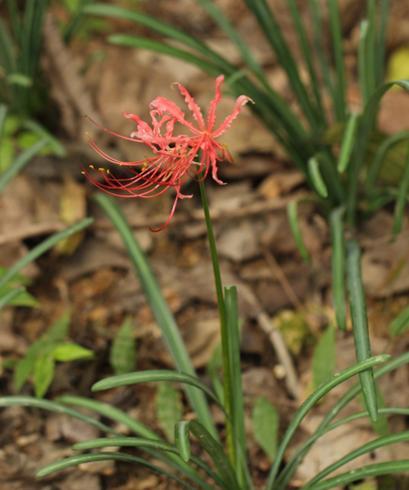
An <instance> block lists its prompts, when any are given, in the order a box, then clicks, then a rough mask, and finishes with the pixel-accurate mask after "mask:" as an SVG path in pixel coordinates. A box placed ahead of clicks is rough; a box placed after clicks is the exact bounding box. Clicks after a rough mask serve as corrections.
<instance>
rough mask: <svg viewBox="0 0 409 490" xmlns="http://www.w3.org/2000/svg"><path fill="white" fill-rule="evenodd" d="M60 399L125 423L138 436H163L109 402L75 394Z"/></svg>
mask: <svg viewBox="0 0 409 490" xmlns="http://www.w3.org/2000/svg"><path fill="white" fill-rule="evenodd" d="M58 401H60V402H61V403H63V404H67V405H75V406H77V407H81V408H86V409H87V410H92V411H93V412H96V413H99V414H100V415H102V416H103V417H106V418H109V419H111V420H114V421H115V422H118V423H120V424H122V425H124V426H125V427H128V428H129V429H130V430H131V431H132V432H133V433H135V434H137V435H138V436H142V437H145V438H147V439H151V440H161V438H160V437H159V436H158V435H157V434H156V433H155V432H153V431H152V430H151V429H149V428H148V427H146V426H145V425H144V424H142V423H141V422H139V421H138V420H136V419H134V418H132V417H130V416H129V415H128V414H126V413H125V412H124V411H123V410H120V409H119V408H116V407H114V406H112V405H109V404H108V403H102V402H98V401H96V400H92V399H90V398H85V397H81V396H73V395H64V396H61V397H59V398H58Z"/></svg>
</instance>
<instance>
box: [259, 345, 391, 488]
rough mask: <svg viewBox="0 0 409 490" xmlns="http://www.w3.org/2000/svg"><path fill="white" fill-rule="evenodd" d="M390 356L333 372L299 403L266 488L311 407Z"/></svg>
mask: <svg viewBox="0 0 409 490" xmlns="http://www.w3.org/2000/svg"><path fill="white" fill-rule="evenodd" d="M389 357H390V356H387V355H382V356H375V357H372V358H370V359H366V360H365V361H362V362H360V363H358V364H356V365H355V366H352V367H350V368H348V369H345V370H344V371H342V372H341V373H338V374H335V375H334V376H333V377H332V379H331V380H330V381H329V382H328V383H325V384H324V385H322V386H321V387H319V388H318V389H317V390H316V391H315V392H314V393H313V394H312V395H310V396H309V397H308V398H307V399H306V400H305V402H304V403H303V404H302V405H301V407H300V408H299V409H298V410H297V412H296V413H295V415H294V417H293V419H292V420H291V423H290V425H289V427H288V429H287V431H286V432H285V434H284V436H283V438H282V440H281V444H280V446H279V448H278V451H277V456H276V459H275V461H274V464H273V466H272V468H271V470H270V473H269V476H268V480H267V485H266V490H273V488H274V483H275V480H276V477H277V474H278V470H279V468H280V465H281V462H282V459H283V457H284V453H285V451H286V449H287V447H288V444H289V443H290V441H291V439H292V438H293V436H294V434H295V432H296V431H297V429H298V427H299V425H300V423H301V422H302V420H303V419H304V417H305V416H306V415H307V414H308V412H309V411H310V410H311V408H312V407H313V406H314V405H315V404H316V403H317V402H318V401H319V400H321V398H323V397H324V396H325V395H326V394H327V393H329V392H330V391H331V390H332V389H333V388H335V387H336V386H338V385H340V384H342V383H344V382H345V381H346V380H348V379H350V378H352V377H353V376H355V375H357V374H360V373H362V372H365V371H366V370H367V369H370V368H372V367H373V366H376V365H378V364H381V363H383V362H385V361H386V360H388V359H389Z"/></svg>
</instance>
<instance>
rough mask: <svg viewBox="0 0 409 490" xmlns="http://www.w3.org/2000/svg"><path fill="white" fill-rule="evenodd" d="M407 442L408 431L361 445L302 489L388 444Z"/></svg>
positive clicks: (308, 488)
mask: <svg viewBox="0 0 409 490" xmlns="http://www.w3.org/2000/svg"><path fill="white" fill-rule="evenodd" d="M408 440H409V431H405V432H402V433H400V434H393V435H390V436H385V437H378V439H375V440H373V441H370V442H367V443H366V444H363V445H362V446H361V447H359V448H357V449H355V450H354V451H351V452H350V453H348V454H347V455H345V456H344V457H343V458H340V459H339V460H338V461H336V462H335V463H333V464H331V465H329V466H327V467H326V468H325V469H324V470H322V471H320V472H319V473H318V474H317V475H316V476H314V478H313V479H312V480H310V481H309V482H308V483H307V484H306V486H305V487H304V489H305V490H311V489H312V488H315V487H314V485H316V484H317V482H319V481H320V480H322V479H323V478H325V477H326V476H328V475H329V474H331V473H333V472H334V471H336V470H338V469H339V468H341V467H342V466H345V465H346V464H348V463H350V462H351V461H353V460H354V459H356V458H359V457H360V456H363V455H364V454H368V453H371V452H373V451H376V450H377V449H379V448H384V447H386V446H388V445H390V444H399V443H400V442H407V441H408Z"/></svg>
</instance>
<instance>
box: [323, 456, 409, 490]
mask: <svg viewBox="0 0 409 490" xmlns="http://www.w3.org/2000/svg"><path fill="white" fill-rule="evenodd" d="M408 471H409V460H402V461H391V462H387V463H377V464H372V465H368V466H363V467H361V468H359V469H357V470H350V471H347V472H346V473H342V474H341V475H338V476H335V477H334V478H329V479H328V480H324V481H323V482H321V483H317V484H316V485H314V490H328V489H330V488H339V487H344V486H345V485H348V483H352V482H354V481H357V480H362V479H365V478H369V477H375V476H381V475H392V474H394V473H407V472H408Z"/></svg>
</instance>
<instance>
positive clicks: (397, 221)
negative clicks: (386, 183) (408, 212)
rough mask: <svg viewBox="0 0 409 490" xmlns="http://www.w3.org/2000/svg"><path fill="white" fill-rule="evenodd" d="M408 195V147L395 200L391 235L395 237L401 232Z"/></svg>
mask: <svg viewBox="0 0 409 490" xmlns="http://www.w3.org/2000/svg"><path fill="white" fill-rule="evenodd" d="M408 193H409V145H408V153H407V156H406V160H405V167H404V171H403V176H402V181H401V183H400V185H399V191H398V197H397V199H396V204H395V210H394V217H393V226H392V233H393V236H394V237H396V236H397V235H398V234H399V233H400V232H401V230H402V223H403V214H404V212H405V206H406V201H407V197H408Z"/></svg>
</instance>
